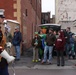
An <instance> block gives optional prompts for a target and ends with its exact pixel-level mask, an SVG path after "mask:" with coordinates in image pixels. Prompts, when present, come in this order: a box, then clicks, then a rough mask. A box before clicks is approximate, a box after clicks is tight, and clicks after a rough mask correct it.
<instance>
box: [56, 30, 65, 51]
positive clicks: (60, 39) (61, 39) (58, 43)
mask: <svg viewBox="0 0 76 75" xmlns="http://www.w3.org/2000/svg"><path fill="white" fill-rule="evenodd" d="M64 45H65V37H64V33H63V32H62V31H60V35H59V37H58V38H57V39H56V42H55V47H56V50H64Z"/></svg>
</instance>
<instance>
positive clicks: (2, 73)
mask: <svg viewBox="0 0 76 75" xmlns="http://www.w3.org/2000/svg"><path fill="white" fill-rule="evenodd" d="M0 75H9V73H8V66H6V67H5V68H0Z"/></svg>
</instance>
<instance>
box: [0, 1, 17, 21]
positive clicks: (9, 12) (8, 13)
mask: <svg viewBox="0 0 76 75" xmlns="http://www.w3.org/2000/svg"><path fill="white" fill-rule="evenodd" d="M15 2H16V1H13V0H0V9H4V10H5V17H6V18H7V19H14V20H16V19H17V18H16V17H14V13H13V12H14V11H16V10H14V8H13V4H14V3H15Z"/></svg>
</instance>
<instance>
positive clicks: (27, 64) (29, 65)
mask: <svg viewBox="0 0 76 75" xmlns="http://www.w3.org/2000/svg"><path fill="white" fill-rule="evenodd" d="M75 64H76V60H72V59H71V60H68V59H65V66H64V67H57V65H56V57H55V58H54V59H53V61H52V64H51V65H47V64H41V62H37V63H33V62H32V57H25V56H22V57H21V60H20V61H15V67H16V68H26V69H76V66H74V65H75Z"/></svg>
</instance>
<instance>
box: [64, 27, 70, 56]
mask: <svg viewBox="0 0 76 75" xmlns="http://www.w3.org/2000/svg"><path fill="white" fill-rule="evenodd" d="M70 35H71V29H70V27H67V28H66V33H65V40H66V45H65V51H66V56H67V57H68V56H69V50H70Z"/></svg>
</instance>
